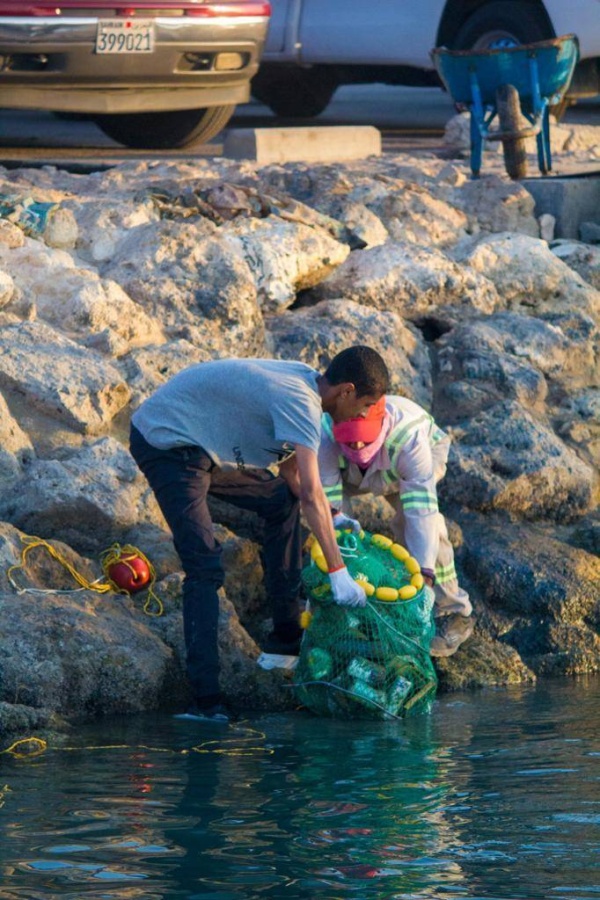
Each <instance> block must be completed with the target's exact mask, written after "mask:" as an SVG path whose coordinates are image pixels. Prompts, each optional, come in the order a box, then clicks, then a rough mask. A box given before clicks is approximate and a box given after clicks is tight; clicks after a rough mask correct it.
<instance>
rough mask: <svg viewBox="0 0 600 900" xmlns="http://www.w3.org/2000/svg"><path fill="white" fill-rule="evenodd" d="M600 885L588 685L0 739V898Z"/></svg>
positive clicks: (597, 780)
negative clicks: (395, 706)
mask: <svg viewBox="0 0 600 900" xmlns="http://www.w3.org/2000/svg"><path fill="white" fill-rule="evenodd" d="M313 897H323V898H328V900H342V898H361V900H362V898H373V900H375V898H376V900H387V898H390V900H391V898H394V900H421V898H422V900H425V898H428V900H431V898H439V900H465V898H471V900H475V898H498V900H512V898H527V900H534V898H535V900H537V898H539V900H542V898H543V900H600V680H598V679H586V680H560V681H544V682H541V683H540V684H539V685H537V686H521V687H511V688H497V689H486V690H481V691H478V692H475V693H469V694H460V695H458V694H451V695H443V696H440V697H439V698H438V699H437V700H436V701H435V703H434V705H433V709H432V711H431V713H430V714H426V715H418V716H415V717H414V718H411V719H407V720H405V721H402V722H399V723H397V722H390V723H371V722H364V721H360V722H356V721H354V722H342V721H332V720H328V719H319V718H316V717H313V716H312V715H310V714H308V713H307V712H302V711H297V712H290V713H285V714H281V713H278V714H262V715H257V714H254V715H248V716H243V717H242V718H241V719H240V721H238V722H237V723H235V724H233V725H231V726H218V725H209V726H207V725H203V724H199V723H194V722H190V721H184V720H183V721H182V720H177V719H173V718H172V717H170V716H168V715H166V714H160V715H149V716H137V717H132V718H130V719H125V720H116V721H115V720H109V721H107V720H103V721H101V722H98V723H96V724H94V725H93V726H86V727H82V728H74V729H73V730H72V732H71V733H70V734H69V735H68V736H67V737H56V738H54V739H51V740H50V741H49V742H48V746H47V748H46V750H45V751H44V752H43V753H41V755H39V756H27V757H25V758H16V757H15V756H14V755H13V753H6V752H4V753H2V754H0V898H2V900H8V898H10V900H17V898H18V900H25V898H26V900H55V898H56V900H58V898H60V900H167V898H168V900H183V898H185V900H241V898H244V900H255V898H256V900H259V898H313Z"/></svg>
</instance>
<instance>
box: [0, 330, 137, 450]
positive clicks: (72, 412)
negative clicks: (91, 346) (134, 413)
mask: <svg viewBox="0 0 600 900" xmlns="http://www.w3.org/2000/svg"><path fill="white" fill-rule="evenodd" d="M0 388H2V389H7V390H12V391H16V392H18V393H19V394H21V395H24V396H25V397H26V398H27V401H28V403H29V404H31V405H32V406H33V407H37V408H39V409H40V410H41V411H42V412H44V413H47V414H48V415H50V416H52V417H54V418H57V419H60V420H62V422H63V423H64V424H66V425H68V426H69V427H70V428H72V429H73V430H74V431H76V432H79V433H81V434H97V433H99V432H101V431H103V430H105V429H106V428H107V427H108V426H109V425H110V422H111V420H112V419H113V418H114V416H115V415H116V414H117V413H118V412H119V411H120V410H121V409H123V407H124V406H125V405H126V404H127V403H128V401H129V396H130V391H129V388H128V387H127V385H126V384H125V383H124V382H123V379H122V376H121V374H120V373H119V372H118V370H117V369H115V368H114V367H113V366H112V365H111V364H110V363H107V362H106V361H105V360H104V359H103V358H102V357H100V356H98V354H96V353H93V352H92V351H90V350H86V349H84V348H83V347H81V346H80V345H79V344H76V343H74V342H73V341H71V340H69V339H68V338H66V337H64V336H63V335H61V334H60V333H59V332H58V331H55V330H54V329H52V328H50V327H49V326H48V325H44V324H43V323H41V322H22V323H20V324H18V325H8V326H6V327H5V328H3V329H0Z"/></svg>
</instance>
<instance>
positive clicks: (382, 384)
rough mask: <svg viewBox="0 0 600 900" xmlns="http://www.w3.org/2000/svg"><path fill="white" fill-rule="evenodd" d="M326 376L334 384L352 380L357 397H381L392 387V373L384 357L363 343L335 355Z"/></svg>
mask: <svg viewBox="0 0 600 900" xmlns="http://www.w3.org/2000/svg"><path fill="white" fill-rule="evenodd" d="M325 378H326V379H327V381H328V382H329V384H332V385H336V384H343V383H344V382H345V381H351V382H352V384H353V385H354V387H355V388H356V396H357V397H364V396H365V394H370V395H372V396H376V397H380V396H381V395H382V394H385V393H387V391H388V390H389V387H390V373H389V372H388V368H387V366H386V364H385V363H384V361H383V359H382V358H381V356H380V355H379V353H377V351H376V350H373V349H371V347H364V346H362V345H358V346H356V347H348V348H347V349H346V350H342V351H341V353H338V354H337V356H334V357H333V359H332V360H331V362H330V363H329V366H328V368H327V371H326V372H325Z"/></svg>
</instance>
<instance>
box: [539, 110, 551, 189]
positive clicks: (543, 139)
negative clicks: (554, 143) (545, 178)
mask: <svg viewBox="0 0 600 900" xmlns="http://www.w3.org/2000/svg"><path fill="white" fill-rule="evenodd" d="M536 141H537V153H538V166H539V168H540V172H541V173H542V175H547V174H548V172H550V171H551V170H552V149H551V145H550V108H549V107H548V106H547V107H546V109H545V110H544V114H543V116H542V127H541V128H540V130H539V132H538V134H537V136H536Z"/></svg>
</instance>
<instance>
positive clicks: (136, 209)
mask: <svg viewBox="0 0 600 900" xmlns="http://www.w3.org/2000/svg"><path fill="white" fill-rule="evenodd" d="M64 206H65V207H66V208H68V209H70V210H71V212H72V213H73V216H74V217H75V219H76V221H77V225H78V227H79V235H78V238H77V244H76V250H77V254H78V255H79V256H80V257H81V258H82V259H85V260H88V261H89V262H91V263H102V262H104V261H107V260H110V259H112V257H113V256H114V255H115V254H116V253H117V251H118V249H119V245H120V244H121V242H122V241H123V240H124V239H125V238H126V237H127V235H128V232H129V231H130V230H131V229H135V228H138V227H139V226H141V225H147V224H148V223H150V222H157V221H158V220H159V214H158V211H157V210H156V208H155V207H154V204H153V203H152V202H151V200H150V199H149V198H147V199H145V200H144V201H143V202H139V201H135V200H132V199H131V198H130V197H127V196H124V197H122V198H120V201H119V202H118V203H115V200H114V198H112V197H106V198H102V199H101V198H99V197H93V196H92V197H89V198H85V199H83V200H81V199H77V200H70V201H67V202H66V203H65V204H64Z"/></svg>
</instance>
